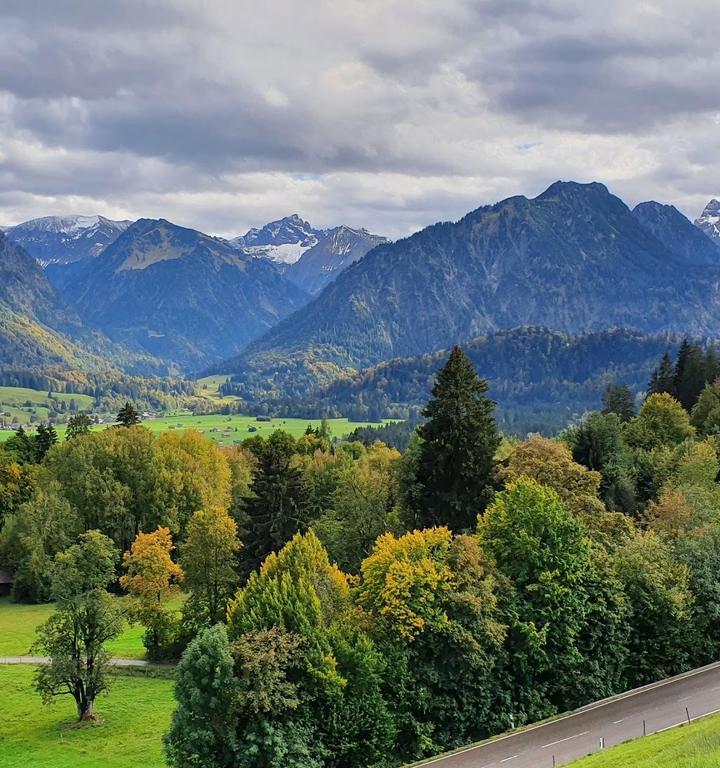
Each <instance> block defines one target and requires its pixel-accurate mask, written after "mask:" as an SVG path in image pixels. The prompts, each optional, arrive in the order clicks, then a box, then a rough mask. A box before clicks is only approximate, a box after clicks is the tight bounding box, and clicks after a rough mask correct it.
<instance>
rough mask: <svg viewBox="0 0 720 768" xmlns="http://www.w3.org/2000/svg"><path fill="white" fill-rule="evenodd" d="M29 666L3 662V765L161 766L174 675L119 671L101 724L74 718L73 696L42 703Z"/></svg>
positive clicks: (101, 702)
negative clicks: (49, 703) (79, 723)
mask: <svg viewBox="0 0 720 768" xmlns="http://www.w3.org/2000/svg"><path fill="white" fill-rule="evenodd" d="M32 676H33V668H32V667H30V666H21V665H17V666H11V665H4V666H0V691H2V717H0V765H2V766H7V768H99V766H102V768H137V767H138V766H142V767H143V768H160V766H164V765H165V761H164V758H163V752H162V737H163V734H164V733H165V731H166V730H167V729H168V725H169V723H170V715H171V713H172V709H173V690H172V687H173V683H172V680H171V679H168V678H162V677H152V676H147V675H141V674H137V673H134V674H127V673H122V674H117V675H115V676H114V680H113V684H112V688H111V689H110V692H109V693H108V694H105V695H103V696H100V697H99V698H98V700H97V702H96V705H95V710H96V712H97V715H98V717H99V718H100V721H99V722H98V723H97V724H82V725H78V724H77V723H76V722H75V716H74V710H75V705H74V702H73V700H72V699H71V698H70V697H68V696H63V697H59V698H58V700H57V701H56V702H55V703H54V704H51V705H49V706H48V705H44V704H43V703H42V701H41V699H40V696H38V694H37V693H36V692H35V691H34V690H33V687H32Z"/></svg>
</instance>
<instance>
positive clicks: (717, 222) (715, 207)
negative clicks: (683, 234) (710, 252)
mask: <svg viewBox="0 0 720 768" xmlns="http://www.w3.org/2000/svg"><path fill="white" fill-rule="evenodd" d="M695 226H696V227H699V228H700V229H701V230H702V231H703V232H704V233H705V234H706V235H707V236H708V237H709V238H710V239H711V240H713V241H714V242H716V243H720V200H714V199H713V200H711V201H710V202H709V203H708V204H707V205H706V206H705V210H704V211H703V212H702V213H701V214H700V216H699V218H697V219H695Z"/></svg>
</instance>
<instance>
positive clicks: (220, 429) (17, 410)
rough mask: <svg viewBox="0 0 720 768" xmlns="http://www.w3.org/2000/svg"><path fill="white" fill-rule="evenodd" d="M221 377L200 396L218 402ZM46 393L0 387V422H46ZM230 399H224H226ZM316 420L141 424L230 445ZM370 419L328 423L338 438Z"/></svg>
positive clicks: (293, 430)
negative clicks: (187, 432)
mask: <svg viewBox="0 0 720 768" xmlns="http://www.w3.org/2000/svg"><path fill="white" fill-rule="evenodd" d="M224 379H225V377H223V376H214V377H208V378H207V379H203V380H202V382H204V383H205V386H206V387H207V388H206V389H202V388H201V389H200V392H201V393H202V394H201V397H203V398H206V399H209V400H211V401H213V402H216V401H217V402H220V401H221V398H220V397H219V395H218V394H217V387H218V386H219V384H220V383H222V381H224ZM47 395H48V393H47V392H40V391H38V390H35V389H26V388H23V387H0V413H4V414H6V415H5V416H4V417H2V421H0V425H1V424H2V423H4V424H5V425H10V424H16V423H22V424H23V425H26V426H27V425H29V424H30V419H31V417H32V416H34V417H35V418H36V421H37V422H45V421H47V417H48V413H49V401H48V396H47ZM52 397H53V399H54V400H58V401H63V402H66V403H67V404H68V407H69V405H70V402H71V401H72V400H74V401H75V405H76V406H77V408H78V410H83V409H90V408H91V406H92V404H93V399H92V398H91V397H89V396H88V395H58V394H55V393H52ZM230 399H233V398H226V400H230ZM320 423H321V420H320V419H293V418H280V419H272V420H268V421H265V420H262V417H261V420H258V418H257V417H255V416H246V415H221V414H211V415H202V416H195V415H193V414H192V413H191V412H190V411H178V412H174V413H170V414H166V415H162V416H158V417H157V418H153V419H146V420H144V421H143V425H144V426H145V427H147V428H148V429H149V430H150V431H152V432H156V433H159V432H165V431H166V430H172V429H178V430H182V429H195V430H197V431H198V432H202V433H203V434H204V435H206V436H207V437H209V438H210V439H212V440H214V441H215V442H217V443H218V444H219V445H223V446H232V445H234V444H236V443H239V442H241V441H242V440H244V439H245V438H247V437H252V436H253V435H260V436H267V435H269V434H271V433H272V432H274V431H275V430H276V429H283V430H285V431H286V432H289V433H290V434H291V435H293V437H300V435H302V434H303V433H304V432H305V430H306V429H307V427H308V425H310V426H312V427H313V428H317V427H319V426H320ZM369 424H370V422H366V421H362V422H356V421H349V420H348V419H329V420H328V425H329V428H330V433H331V436H332V437H336V438H338V439H342V438H344V437H347V436H348V435H349V434H350V433H351V432H352V431H353V430H354V429H356V428H357V427H364V426H368V425H369ZM108 426H109V424H99V425H97V426H95V427H93V429H106V428H107V427H108ZM56 431H57V433H58V436H59V437H60V438H61V439H63V438H64V436H65V426H64V425H63V424H58V425H57V426H56ZM12 434H13V432H12V430H8V429H0V442H2V441H3V440H7V439H8V438H9V437H11V436H12Z"/></svg>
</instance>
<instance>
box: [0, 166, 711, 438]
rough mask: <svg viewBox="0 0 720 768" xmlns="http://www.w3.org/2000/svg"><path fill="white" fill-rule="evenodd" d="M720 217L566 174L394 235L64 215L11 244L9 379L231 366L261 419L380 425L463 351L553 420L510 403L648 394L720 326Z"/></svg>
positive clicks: (1, 248)
mask: <svg viewBox="0 0 720 768" xmlns="http://www.w3.org/2000/svg"><path fill="white" fill-rule="evenodd" d="M719 217H720V208H719V207H718V202H717V200H713V201H711V202H710V203H709V204H708V206H707V208H706V209H705V210H704V212H703V213H702V214H701V215H700V216H699V217H698V219H697V220H696V221H695V223H693V222H691V221H690V220H689V219H688V218H686V217H685V216H684V215H683V214H682V213H681V212H680V211H678V210H677V209H676V208H674V207H673V206H672V205H666V204H660V203H657V202H654V201H650V202H645V203H641V204H639V205H637V206H635V207H634V208H633V209H630V208H629V207H628V206H627V205H626V204H625V203H624V202H623V201H622V200H621V199H619V198H618V197H616V196H614V195H613V194H611V193H610V192H609V191H608V190H607V188H606V187H605V186H603V185H602V184H600V183H597V182H594V183H589V184H580V183H576V182H560V181H559V182H556V183H554V184H552V185H551V186H550V187H549V188H548V189H547V190H546V191H545V192H543V193H542V194H540V195H539V196H537V197H535V198H527V197H524V196H515V197H511V198H508V199H506V200H503V201H501V202H499V203H496V204H494V205H488V206H483V207H480V208H478V209H476V210H474V211H472V212H470V213H468V214H467V215H466V216H464V217H463V218H462V219H460V220H459V221H457V222H442V223H438V224H434V225H432V226H429V227H427V228H425V229H423V230H421V231H419V232H417V233H415V234H414V235H412V236H410V237H407V238H405V239H402V240H398V241H396V242H390V241H388V240H387V239H386V238H384V237H382V236H381V235H375V234H371V233H370V232H368V231H367V230H365V229H362V228H351V227H347V226H342V225H341V226H337V227H331V228H327V229H320V228H317V227H314V226H313V225H311V224H310V223H309V222H307V221H306V220H304V219H303V218H302V217H300V216H299V215H297V214H294V215H292V216H288V217H286V218H283V219H278V220H276V221H273V222H270V223H268V224H266V225H264V226H261V227H258V228H253V229H250V230H249V231H248V232H246V233H245V234H243V235H239V236H237V237H230V238H220V237H214V236H211V235H207V234H204V233H202V232H199V231H196V230H193V229H188V228H185V227H181V226H178V225H176V224H173V223H171V222H169V221H166V220H164V219H139V220H138V221H135V222H128V221H112V220H110V219H107V218H103V217H101V216H72V217H53V216H49V217H46V218H43V219H36V220H33V221H29V222H25V223H22V224H18V225H16V226H13V227H10V228H8V229H6V230H5V234H4V236H2V240H0V271H1V275H2V278H3V279H2V283H1V284H0V341H1V344H2V354H1V356H0V377H3V378H4V379H5V380H6V382H7V380H8V379H9V378H12V380H13V381H16V380H17V379H18V377H19V376H20V375H21V372H22V371H28V372H32V373H33V374H38V373H42V372H44V371H49V370H56V369H57V367H58V365H61V366H62V365H65V366H67V367H72V368H74V369H78V370H88V369H94V370H97V369H98V365H99V363H98V361H99V360H100V361H103V363H104V364H105V366H106V367H107V368H108V369H109V370H110V369H111V370H113V371H121V372H122V371H126V372H127V373H132V374H137V373H138V372H141V373H145V374H147V375H157V374H158V373H159V372H163V371H164V372H165V373H166V374H173V375H177V374H182V375H184V376H185V377H187V378H193V377H195V376H197V375H200V374H216V375H217V374H221V375H222V376H227V377H228V380H227V381H226V383H225V384H224V385H223V387H222V391H223V392H224V393H226V394H232V395H235V396H237V397H239V398H241V400H242V401H243V402H244V403H245V405H246V407H247V408H248V409H250V410H252V409H255V410H256V411H258V412H264V413H271V412H277V413H284V414H290V413H291V412H293V411H294V412H295V413H297V414H300V413H302V414H306V413H307V414H308V415H322V414H323V413H332V414H335V415H338V414H340V413H342V414H343V415H348V414H349V413H351V412H352V413H355V414H357V415H358V416H360V415H362V416H363V418H367V417H370V418H374V419H377V418H381V417H383V416H391V415H394V416H405V415H407V414H408V413H409V412H410V411H411V410H412V408H413V407H414V406H416V405H417V404H419V403H421V402H423V401H424V400H425V399H427V389H428V382H429V381H431V379H432V375H433V374H434V372H435V370H436V369H437V367H438V366H439V364H440V362H441V360H442V359H443V356H444V355H446V353H445V351H444V350H447V349H448V348H449V347H451V346H452V345H454V344H456V343H459V344H463V345H464V346H465V349H466V351H467V352H468V354H469V355H470V356H471V357H472V358H473V359H474V361H475V362H476V363H477V365H478V367H479V370H480V372H481V374H483V375H486V376H487V377H488V378H489V380H490V383H491V392H493V393H494V396H495V397H497V398H498V399H500V400H503V399H504V400H505V401H506V402H505V403H503V404H502V406H503V408H504V409H505V412H506V413H507V418H506V419H505V424H506V426H507V427H508V428H509V429H512V430H516V431H520V432H522V431H523V430H527V429H528V428H532V427H537V428H540V429H542V428H543V425H542V424H533V423H531V422H532V418H527V419H526V418H524V417H523V418H517V419H513V417H512V413H511V412H512V411H514V410H517V409H520V410H521V411H523V412H524V413H526V414H532V413H534V412H537V409H538V408H539V407H540V406H542V407H545V406H546V405H547V403H548V402H549V399H552V400H553V401H555V402H558V401H561V400H563V397H564V396H565V395H567V397H565V402H564V404H563V408H562V409H561V410H562V414H561V416H562V418H563V419H565V420H570V419H572V418H574V417H575V416H576V415H578V414H581V413H582V411H583V410H584V409H587V408H590V407H595V405H596V404H597V402H598V399H599V396H600V392H601V389H602V387H603V386H604V385H605V384H607V383H608V382H613V381H618V382H619V383H626V384H628V385H630V386H631V388H632V389H633V391H635V392H640V391H642V390H643V389H644V387H645V385H646V383H647V377H648V375H649V372H650V371H651V369H652V366H653V364H654V363H655V362H656V361H657V357H658V355H659V354H662V352H664V351H673V350H674V349H675V348H676V347H677V345H678V344H679V341H680V337H681V335H689V336H693V337H695V338H697V339H714V338H716V337H718V336H720V232H719V231H718V219H719ZM33 257H34V258H33ZM43 268H44V269H43ZM475 358H477V359H476V360H475ZM571 360H578V361H581V362H578V363H577V367H578V370H580V369H582V376H581V377H580V378H578V377H573V376H572V375H567V372H568V371H569V370H571V369H572V365H571V363H570V362H569V361H571ZM561 370H562V371H564V372H565V374H564V376H561V375H560V373H559V372H560V371H561ZM410 381H412V382H414V383H413V385H412V386H407V385H408V382H410ZM400 382H402V383H403V386H402V387H401V386H399V383H400ZM0 383H3V382H2V381H0ZM570 392H572V393H573V394H572V396H569V395H568V393H570ZM548 393H552V398H549V395H548ZM558 418H560V414H558Z"/></svg>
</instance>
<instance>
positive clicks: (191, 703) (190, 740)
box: [165, 624, 240, 768]
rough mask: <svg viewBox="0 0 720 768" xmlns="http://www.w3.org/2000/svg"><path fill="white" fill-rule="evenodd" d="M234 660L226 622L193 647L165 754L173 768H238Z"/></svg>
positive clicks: (185, 660) (179, 682)
mask: <svg viewBox="0 0 720 768" xmlns="http://www.w3.org/2000/svg"><path fill="white" fill-rule="evenodd" d="M233 666H234V662H233V658H232V656H231V654H230V646H229V643H228V639H227V634H226V632H225V627H223V626H222V624H217V625H215V626H213V627H209V628H207V629H204V630H203V631H202V632H200V634H199V635H198V636H197V637H196V638H195V639H194V640H193V641H192V642H191V643H190V645H189V646H188V647H187V650H186V651H185V653H184V654H183V656H182V659H181V660H180V663H179V664H178V666H177V670H176V672H175V698H176V699H177V707H176V709H175V712H174V713H173V717H172V723H171V725H170V731H169V732H168V733H167V734H166V736H165V754H166V756H167V760H168V764H169V765H171V766H174V768H188V766H203V767H204V768H233V766H237V765H239V764H240V763H239V762H238V754H237V751H236V747H237V741H236V737H235V728H234V719H235V696H236V688H237V684H236V681H235V677H234V675H233Z"/></svg>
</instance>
